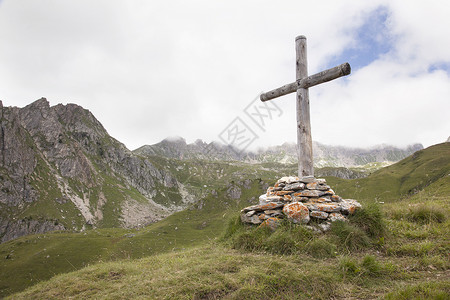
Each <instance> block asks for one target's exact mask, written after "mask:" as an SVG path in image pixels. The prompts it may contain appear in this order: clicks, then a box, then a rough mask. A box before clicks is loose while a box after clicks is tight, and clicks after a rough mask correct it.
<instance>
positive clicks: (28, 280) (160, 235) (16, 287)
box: [0, 180, 262, 296]
mask: <svg viewBox="0 0 450 300" xmlns="http://www.w3.org/2000/svg"><path fill="white" fill-rule="evenodd" d="M241 189H242V197H241V199H242V200H240V199H239V200H232V199H229V198H227V197H226V189H225V190H222V191H220V192H219V193H218V195H217V196H209V198H206V199H204V200H202V203H203V204H202V209H197V208H195V207H193V208H192V209H190V210H189V209H188V210H185V211H181V212H179V213H176V214H174V215H171V216H169V217H168V218H166V219H164V220H162V221H160V222H158V223H155V224H152V225H150V226H148V227H145V228H142V229H140V230H137V229H129V230H127V229H96V230H90V231H87V232H83V233H71V232H58V233H49V234H43V235H31V236H26V237H21V238H18V239H16V240H13V241H10V242H7V243H4V244H1V245H0V269H1V270H2V272H0V296H5V295H8V294H10V293H14V292H16V291H20V290H23V289H24V288H25V287H28V286H30V285H33V284H35V283H36V282H38V281H42V280H47V279H49V278H51V277H52V276H54V275H56V274H60V273H65V272H69V271H73V270H78V269H80V268H83V267H85V266H87V265H90V264H94V263H98V262H103V261H111V260H118V259H125V258H140V257H143V256H148V255H153V254H155V253H161V252H171V251H175V250H180V249H185V248H189V247H192V246H195V245H198V244H200V243H202V242H205V241H207V240H210V239H214V238H215V237H216V236H217V235H218V234H220V232H221V231H222V230H223V227H224V225H223V223H224V222H225V223H226V222H227V220H228V218H229V217H230V216H232V215H234V214H235V213H236V212H237V211H238V210H239V208H241V207H243V206H248V205H250V204H253V203H254V202H255V201H256V200H255V196H254V195H259V194H261V193H262V189H261V185H260V183H259V181H258V180H255V181H253V182H252V184H251V185H250V187H249V188H248V189H246V188H244V187H242V186H241ZM252 197H253V198H252Z"/></svg>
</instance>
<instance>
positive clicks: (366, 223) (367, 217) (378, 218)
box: [349, 203, 385, 237]
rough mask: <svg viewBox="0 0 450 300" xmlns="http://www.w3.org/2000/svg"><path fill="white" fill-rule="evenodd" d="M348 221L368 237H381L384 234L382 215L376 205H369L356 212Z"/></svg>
mask: <svg viewBox="0 0 450 300" xmlns="http://www.w3.org/2000/svg"><path fill="white" fill-rule="evenodd" d="M349 220H350V223H352V224H355V225H356V226H358V227H359V228H361V229H362V230H364V232H366V233H367V234H368V235H369V236H370V237H381V236H383V235H384V233H385V224H384V221H383V213H382V212H381V209H380V206H379V205H378V204H377V203H369V204H368V205H366V206H365V207H364V208H362V209H359V210H357V211H356V212H355V214H354V215H352V216H350V218H349Z"/></svg>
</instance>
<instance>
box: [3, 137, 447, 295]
mask: <svg viewBox="0 0 450 300" xmlns="http://www.w3.org/2000/svg"><path fill="white" fill-rule="evenodd" d="M449 158H450V144H441V145H436V146H433V147H430V148H428V149H425V150H423V151H420V152H419V153H417V154H416V155H414V156H413V157H410V158H407V159H405V160H403V161H401V162H399V163H397V164H395V165H392V166H390V167H387V168H384V169H381V170H379V171H377V172H375V173H373V174H372V175H370V176H369V177H367V178H364V179H357V180H339V179H336V178H331V177H330V178H327V181H328V182H329V183H330V185H331V186H332V187H333V188H334V189H335V191H336V192H337V193H338V194H339V195H341V196H344V197H353V198H356V199H359V200H361V202H362V203H363V205H364V206H367V205H368V203H369V202H374V200H377V202H385V203H384V204H380V205H379V206H378V207H379V208H380V209H381V211H382V223H383V224H384V228H385V229H384V231H383V234H378V235H374V236H369V239H368V240H367V241H364V243H363V244H361V246H358V247H356V248H352V250H351V251H349V247H347V246H346V245H348V243H349V241H350V242H352V241H353V240H354V236H355V234H356V233H359V231H358V230H359V229H351V228H350V229H348V228H341V230H340V231H339V232H340V233H339V234H340V235H338V233H336V232H332V233H328V234H327V235H325V236H321V235H320V236H318V235H310V234H309V235H308V234H307V235H306V236H305V235H298V234H297V236H295V235H293V234H285V233H284V232H282V231H275V232H274V233H267V232H266V233H261V232H259V231H258V230H255V229H251V228H248V229H245V230H249V231H248V232H244V234H243V235H242V236H244V237H246V238H248V239H247V240H246V244H244V245H251V244H252V243H254V240H255V238H258V237H259V236H261V234H262V235H265V236H266V237H267V239H268V240H269V241H270V242H271V243H272V244H270V245H268V244H262V247H239V246H238V245H239V244H236V243H230V242H229V240H227V241H218V240H217V239H216V237H218V236H221V235H222V233H223V231H224V230H225V229H226V227H227V226H226V224H228V223H229V220H230V219H231V220H232V219H233V218H235V217H236V215H237V212H238V211H239V209H240V208H242V207H244V206H247V205H249V204H254V203H255V202H257V197H258V196H259V195H260V194H261V193H262V191H263V186H264V182H261V181H259V180H252V181H247V182H237V183H234V184H232V185H229V186H227V187H226V188H223V189H221V190H219V191H218V193H217V195H214V194H210V195H209V196H208V197H206V198H205V199H202V200H201V201H199V202H198V203H196V205H195V206H193V207H191V208H190V209H188V210H185V211H182V212H179V213H176V214H174V215H172V216H170V217H168V218H167V219H165V220H163V221H161V222H158V223H155V224H153V225H151V226H148V227H146V228H143V229H141V230H124V229H101V230H91V231H87V232H85V233H68V232H65V233H51V234H46V235H38V236H28V237H22V238H19V239H17V240H14V241H10V242H8V243H5V244H1V245H0V254H1V257H0V259H1V260H0V268H1V270H2V272H1V273H0V289H1V290H0V293H1V294H0V295H2V296H5V295H9V294H11V293H14V292H17V291H21V290H23V289H25V288H27V287H29V286H32V285H34V284H35V283H37V282H39V281H45V280H47V279H49V278H51V277H53V276H54V275H57V274H60V273H66V272H70V271H74V270H78V271H75V272H73V273H68V274H63V275H58V276H55V277H54V278H52V279H51V280H50V281H48V282H42V283H39V284H37V285H34V286H33V287H31V288H29V289H27V290H26V291H25V292H24V293H22V294H15V295H14V296H13V297H12V298H14V299H30V298H37V299H42V298H72V297H75V298H76V297H78V298H89V297H92V298H160V299H168V298H180V299H183V298H184V299H192V298H194V299H214V298H220V297H228V298H238V299H242V298H249V299H252V298H253V299H267V298H280V299H283V298H299V299H303V298H318V299H328V298H330V297H335V298H379V297H383V296H385V297H387V298H393V299H411V298H414V297H416V298H420V297H422V299H423V298H433V297H434V298H436V299H446V297H448V295H449V293H450V283H449V278H450V274H449V269H450V264H449V261H448V253H449V252H450V238H449V237H450V231H449V228H450V218H449V217H448V216H449V215H450V201H449V200H450V198H449V197H450V196H449V195H450V193H449V187H450V176H448V174H450V161H449ZM281 175H284V174H279V175H278V176H281ZM270 180H273V179H272V178H270ZM270 180H266V182H267V181H268V183H269V184H272V183H273V182H271V181H270ZM232 191H234V192H236V191H238V192H239V193H240V197H238V198H237V199H233V198H232V197H230V194H233V193H232ZM239 193H237V194H239ZM360 226H363V225H361V224H360ZM362 228H363V230H366V233H367V234H368V233H370V230H369V229H370V228H369V229H367V228H366V229H364V226H363V227H362ZM296 230H297V229H294V231H293V232H297V231H296ZM355 230H356V231H355ZM300 232H302V231H300ZM241 233H242V232H241ZM342 234H344V235H345V234H348V235H347V236H342ZM339 236H341V237H343V240H342V242H339V240H336V239H339ZM360 236H362V235H360ZM241 239H242V238H241ZM305 241H306V243H307V244H308V246H305V245H304V244H301V243H305ZM357 241H358V240H356V242H357ZM241 245H242V244H241ZM333 245H334V246H333ZM342 245H344V246H345V247H343V246H342ZM288 247H290V248H289V249H291V250H290V251H284V252H283V251H278V250H277V249H287V248H288ZM231 248H235V249H231ZM274 249H275V250H276V251H274ZM311 249H312V250H311ZM282 253H284V254H282ZM317 253H325V255H318V254H317ZM85 266H88V267H87V268H84V269H81V268H83V267H85ZM79 269H81V270H79Z"/></svg>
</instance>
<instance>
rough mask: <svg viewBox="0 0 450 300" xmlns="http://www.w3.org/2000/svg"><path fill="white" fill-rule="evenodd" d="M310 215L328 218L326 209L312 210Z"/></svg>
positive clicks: (323, 218)
mask: <svg viewBox="0 0 450 300" xmlns="http://www.w3.org/2000/svg"><path fill="white" fill-rule="evenodd" d="M309 215H310V216H311V217H314V218H317V219H322V220H326V219H327V218H328V213H326V212H324V211H312V212H310V213H309Z"/></svg>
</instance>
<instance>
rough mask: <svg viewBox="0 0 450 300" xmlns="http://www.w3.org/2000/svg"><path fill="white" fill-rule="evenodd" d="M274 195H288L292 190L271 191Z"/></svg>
mask: <svg viewBox="0 0 450 300" xmlns="http://www.w3.org/2000/svg"><path fill="white" fill-rule="evenodd" d="M273 193H274V194H275V195H276V196H284V195H289V194H292V193H293V191H277V192H273Z"/></svg>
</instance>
